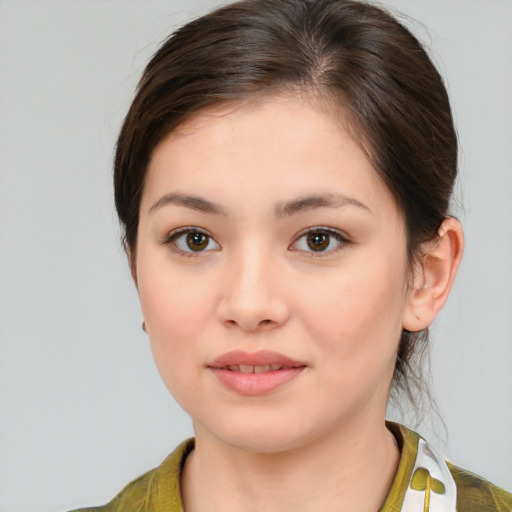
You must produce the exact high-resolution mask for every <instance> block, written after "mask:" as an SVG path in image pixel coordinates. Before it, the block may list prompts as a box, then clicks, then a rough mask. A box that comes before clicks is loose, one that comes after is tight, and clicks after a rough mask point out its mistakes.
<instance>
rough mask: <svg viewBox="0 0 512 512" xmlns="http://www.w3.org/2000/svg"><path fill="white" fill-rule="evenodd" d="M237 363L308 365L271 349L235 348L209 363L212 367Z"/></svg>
mask: <svg viewBox="0 0 512 512" xmlns="http://www.w3.org/2000/svg"><path fill="white" fill-rule="evenodd" d="M237 364H244V365H251V366H263V365H267V364H269V365H270V364H277V365H280V366H281V367H283V368H300V367H302V366H306V365H305V364H304V363H302V362H300V361H295V360H293V359H291V358H289V357H287V356H285V355H283V354H280V353H279V352H272V351H270V350H260V351H258V352H244V351H243V350H234V351H232V352H227V353H225V354H222V355H221V356H219V357H217V358H215V359H214V360H213V361H211V362H210V363H208V366H209V367H210V368H226V367H228V366H233V365H237Z"/></svg>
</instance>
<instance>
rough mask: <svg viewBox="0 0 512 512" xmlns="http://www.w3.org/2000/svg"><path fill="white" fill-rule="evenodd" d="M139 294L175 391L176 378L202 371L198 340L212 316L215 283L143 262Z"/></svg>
mask: <svg viewBox="0 0 512 512" xmlns="http://www.w3.org/2000/svg"><path fill="white" fill-rule="evenodd" d="M139 268H141V269H144V270H143V271H142V272H141V273H140V274H139V275H138V289H139V298H140V303H141V308H142V313H143V316H144V321H145V322H146V330H147V334H148V337H149V340H150V343H151V350H152V352H153V357H154V359H155V363H156V365H157V367H158V370H159V372H160V374H161V376H162V378H163V380H164V381H165V383H166V384H167V386H168V387H169V389H170V390H171V392H172V393H173V394H174V391H175V388H176V381H179V380H180V379H181V378H188V379H190V377H191V375H189V374H188V373H187V371H199V370H200V368H201V360H200V359H199V358H198V357H197V343H198V339H200V338H201V333H202V332H204V326H205V324H206V323H207V322H208V321H209V319H210V318H211V316H212V301H213V298H212V297H211V296H210V295H209V294H208V290H211V287H210V286H208V284H207V283H206V282H205V279H197V278H196V279H191V278H190V276H188V275H187V273H180V272H170V271H169V268H168V265H167V266H165V265H157V264H155V263H153V264H152V265H145V266H144V267H143V266H142V265H141V266H140V267H139Z"/></svg>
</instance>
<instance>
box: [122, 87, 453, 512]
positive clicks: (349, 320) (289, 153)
mask: <svg viewBox="0 0 512 512" xmlns="http://www.w3.org/2000/svg"><path fill="white" fill-rule="evenodd" d="M169 194H186V195H193V196H196V197H200V198H203V199H205V200H207V201H210V202H213V203H215V204H216V205H218V206H219V207H220V208H222V209H223V210H224V213H222V214H219V213H212V212H207V211H200V210H198V209H194V208H191V207H190V204H189V205H188V206H187V205H186V204H178V203H177V202H176V201H170V200H167V201H166V200H165V199H162V198H164V197H165V196H167V199H169ZM327 194H330V197H332V196H333V195H337V197H338V199H339V197H341V196H342V197H343V198H345V199H344V200H343V201H342V203H343V204H341V205H340V204H337V205H334V206H318V205H317V206H315V207H313V206H311V205H310V208H302V209H299V211H295V212H294V213H290V212H289V214H287V215H281V216H276V214H275V209H276V205H278V204H282V203H283V202H289V201H294V200H297V199H298V198H303V197H304V196H310V195H315V196H317V195H324V196H325V195H327ZM347 198H348V200H347ZM338 202H339V201H338ZM190 226H192V227H194V228H196V230H197V229H198V228H200V230H201V231H202V232H204V233H206V234H207V235H208V238H206V241H207V245H205V246H204V248H202V249H201V250H195V251H194V250H192V249H191V248H190V246H189V245H187V241H186V234H185V235H182V236H181V237H178V238H175V239H174V240H172V241H169V235H170V234H172V233H173V232H175V231H176V230H177V229H179V228H183V227H190ZM454 226H456V224H454ZM311 227H318V230H320V232H319V231H318V230H317V233H316V234H317V235H322V231H321V228H323V230H324V231H323V234H324V240H326V241H327V242H328V244H329V245H327V247H326V248H325V250H324V249H322V250H321V251H314V250H313V249H312V248H311V246H310V245H308V238H307V235H305V234H304V230H305V229H306V228H311ZM326 228H328V229H329V230H331V231H335V232H337V233H339V234H340V235H341V237H342V240H343V241H341V242H340V241H338V240H337V239H336V237H335V236H334V235H332V234H331V235H328V236H327V237H325V234H326V232H325V229H326ZM457 229H458V228H456V227H455V228H454V227H453V226H451V225H448V227H447V229H446V232H447V233H448V235H446V236H443V237H442V240H444V241H445V242H442V243H438V244H437V245H435V246H434V245H433V246H432V250H431V251H430V253H431V254H432V255H433V256H432V257H430V256H427V257H425V258H424V259H423V262H424V264H423V266H420V268H419V269H417V272H416V273H415V276H414V279H412V280H411V275H410V273H409V271H408V270H407V269H408V266H407V258H406V239H405V231H404V220H403V218H402V215H401V213H400V212H399V211H398V209H397V206H396V204H395V202H394V200H393V197H392V196H391V194H390V192H389V190H388V189H387V188H386V186H385V185H384V183H383V182H382V181H381V179H380V178H379V177H378V175H377V173H376V171H375V169H373V167H372V166H371V164H370V162H369V161H368V159H367V157H366V155H365V153H364V152H363V151H362V150H361V148H360V147H359V145H358V144H357V143H356V142H355V141H354V140H353V139H352V138H351V136H350V135H349V133H348V132H347V131H346V130H344V129H343V127H342V126H341V124H340V122H339V121H338V120H336V119H334V117H331V116H330V115H329V114H328V113H327V112H326V111H325V110H324V109H323V108H322V107H320V106H319V105H318V104H315V103H314V102H313V101H305V99H304V98H300V97H297V96H293V95H289V96H286V97H273V98H267V99H265V100H259V101H257V102H256V101H255V102H251V103H247V104H243V105H238V106H236V107H233V106H231V107H229V108H228V107H224V108H218V109H211V110H209V111H206V112H204V113H201V114H198V115H196V116H195V117H194V118H193V119H191V120H189V121H187V122H186V123H185V124H184V125H183V126H181V127H180V129H179V130H178V131H175V132H173V133H171V134H170V135H168V136H167V137H165V138H164V139H163V140H162V141H161V142H160V143H159V144H158V146H157V147H156V149H155V150H154V152H153V154H152V158H151V161H150V164H149V166H148V170H147V180H146V183H145V188H144V191H143V196H142V202H141V210H140V224H139V231H138V242H137V251H136V254H135V258H133V261H134V264H133V267H132V272H133V275H134V279H135V281H136V284H137V288H138V292H139V296H140V302H141V306H142V312H143V315H144V319H145V326H146V332H147V334H148V336H149V339H150V342H151V347H152V351H153V355H154V358H155V361H156V364H157V367H158V369H159V372H160V374H161V376H162V378H163V380H164V382H165V384H166V385H167V387H168V389H169V391H170V392H171V393H172V395H173V396H174V397H175V399H176V400H177V401H178V403H180V405H181V406H182V407H183V409H184V410H185V411H186V412H187V413H188V414H189V415H190V416H191V418H192V420H193V424H194V430H195V435H196V449H195V451H194V452H193V453H192V454H191V455H190V456H189V457H188V459H187V462H186V465H185V468H184V472H183V476H182V494H183V501H184V505H185V509H186V511H187V512H194V511H205V510H218V511H223V512H228V511H235V510H236V511H239V510H254V511H256V510H258V511H262V510H265V511H269V512H270V511H274V510H275V511H281V512H282V511H288V510H290V511H291V510H293V511H294V512H300V511H302V510H304V511H305V510H322V511H326V512H329V511H335V510H336V511H339V510H360V511H363V512H364V511H376V510H378V509H379V508H380V506H381V505H382V503H383V501H384V499H385V497H386V495H387V492H388V490H389V487H390V485H391V482H392V479H393V476H394V474H395V471H396V467H397V464H398V461H399V451H398V448H397V446H396V442H395V440H394V438H393V436H392V434H391V433H390V432H389V431H388V430H387V429H386V427H385V423H384V419H385V411H386V405H387V400H388V396H389V390H390V385H391V380H392V375H393V369H394V364H395V359H396V352H397V344H398V340H399V338H400V333H401V330H402V328H403V327H404V326H405V327H407V328H410V327H417V328H423V327H425V326H426V325H428V323H430V321H431V320H432V319H433V317H434V316H435V313H437V310H438V309H440V307H441V305H442V304H441V302H442V303H444V300H446V297H445V295H447V292H446V293H445V289H446V288H448V290H449V287H450V286H451V282H452V281H453V276H454V271H452V266H453V260H454V258H455V259H457V258H458V259H460V253H461V247H462V238H461V236H462V235H461V231H460V233H459V232H458V231H457ZM192 231H194V230H193V229H192ZM454 233H455V234H454ZM310 242H311V240H310ZM454 244H455V248H454ZM457 244H458V245H457ZM202 247H203V246H202ZM315 247H316V246H315ZM193 248H194V249H197V246H193ZM435 251H438V252H437V253H436V252H435ZM443 251H444V253H443ZM438 253H439V254H441V253H443V254H445V255H446V256H447V257H446V258H445V259H444V260H447V261H449V263H447V264H445V265H443V263H442V261H444V260H443V258H442V257H439V254H438ZM456 263H457V264H458V262H456ZM448 267H449V269H448V270H446V269H447V268H448ZM424 268H425V269H426V270H425V271H423V269H424ZM455 270H456V269H455ZM411 283H412V286H411ZM441 288H442V293H441V292H439V293H438V296H437V298H436V299H435V300H434V298H433V296H434V294H435V293H437V291H438V290H441ZM424 290H427V292H425V291H424ZM422 308H423V309H422ZM422 326H423V327H422ZM236 349H241V350H244V351H247V352H255V351H258V350H273V351H277V352H279V353H281V354H284V355H286V356H287V357H290V358H292V359H294V360H296V361H300V362H301V363H303V364H304V365H305V369H304V370H303V371H302V372H301V373H300V374H299V375H298V377H296V378H295V379H293V380H292V381H290V382H289V383H287V384H285V385H283V386H281V387H279V388H278V389H276V390H274V391H272V392H270V393H266V394H263V395H259V396H244V395H241V394H239V393H236V392H234V391H233V390H231V389H228V388H226V387H225V386H224V385H223V384H221V383H220V382H219V380H218V379H217V377H216V376H215V375H214V374H213V373H212V371H211V369H210V368H209V367H208V363H209V362H211V361H212V360H213V359H214V358H216V357H218V356H220V355H221V354H224V353H226V352H228V351H231V350H236ZM326 468H329V472H328V474H326V470H325V469H326Z"/></svg>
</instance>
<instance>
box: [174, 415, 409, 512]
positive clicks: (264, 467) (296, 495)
mask: <svg viewBox="0 0 512 512" xmlns="http://www.w3.org/2000/svg"><path fill="white" fill-rule="evenodd" d="M195 430H196V449H195V450H194V451H193V452H192V453H191V454H190V455H189V457H188V458H187V462H186V464H185V468H184V471H183V476H182V484H181V485H182V495H183V501H184V506H185V511H186V512H203V511H209V510H216V511H218V512H235V511H236V512H239V511H240V510H265V511H268V512H278V511H279V512H291V511H293V512H303V511H304V512H305V511H311V510H322V511H323V512H339V511H344V510H358V511H360V512H377V511H378V510H379V509H380V507H381V505H382V503H383V502H384V500H385V498H386V496H387V493H388V491H389V488H390V486H391V483H392V481H393V477H394V475H395V472H396V468H397V466H398V462H399V459H400V454H399V450H398V447H397V445H396V441H395V439H394V437H393V435H392V434H391V433H390V432H389V431H388V430H387V428H386V427H385V424H384V421H383V420H382V421H381V422H380V423H378V422H373V423H372V422H370V423H368V422H364V423H363V424H360V425H355V424H353V425H347V426H345V428H343V429H340V430H339V431H338V432H337V433H336V434H337V435H336V438H333V435H332V432H331V435H330V436H329V437H328V438H319V439H315V440H314V441H311V442H310V443H307V444H304V445H301V446H300V447H298V448H294V449H290V450H287V451H285V452H278V453H255V452H251V451H246V450H242V449H239V448H235V447H232V446H229V445H226V444H225V443H223V442H221V441H219V440H218V439H216V438H214V437H213V436H211V434H210V433H209V432H207V431H205V430H203V429H202V428H201V427H200V426H198V425H195Z"/></svg>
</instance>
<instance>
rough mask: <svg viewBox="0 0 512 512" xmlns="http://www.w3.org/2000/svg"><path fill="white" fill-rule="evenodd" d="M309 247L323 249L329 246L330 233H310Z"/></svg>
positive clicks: (314, 249) (308, 238)
mask: <svg viewBox="0 0 512 512" xmlns="http://www.w3.org/2000/svg"><path fill="white" fill-rule="evenodd" d="M307 243H308V247H309V248H310V249H311V250H313V251H323V250H324V249H325V248H326V247H328V246H329V235H327V234H326V233H310V234H309V235H308V236H307Z"/></svg>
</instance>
